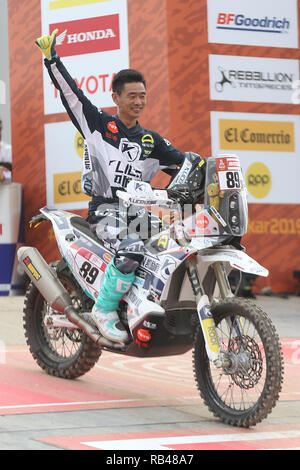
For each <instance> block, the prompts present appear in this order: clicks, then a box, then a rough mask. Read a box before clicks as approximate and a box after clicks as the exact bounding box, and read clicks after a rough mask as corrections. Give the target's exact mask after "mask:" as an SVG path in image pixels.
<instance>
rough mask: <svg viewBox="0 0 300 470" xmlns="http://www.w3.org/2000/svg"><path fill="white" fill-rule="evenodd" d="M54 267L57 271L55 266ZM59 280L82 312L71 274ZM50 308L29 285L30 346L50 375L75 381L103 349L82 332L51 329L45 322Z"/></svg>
mask: <svg viewBox="0 0 300 470" xmlns="http://www.w3.org/2000/svg"><path fill="white" fill-rule="evenodd" d="M53 267H54V268H55V264H54V266H53ZM58 277H59V279H60V281H61V282H62V284H63V285H64V287H65V288H66V289H67V291H68V292H69V294H70V296H71V298H72V302H73V306H74V307H75V308H77V309H78V307H79V309H80V305H82V302H83V294H82V293H81V292H80V290H79V288H78V287H77V285H76V284H75V282H74V281H73V278H72V275H71V273H70V272H69V271H68V270H67V269H65V270H63V271H62V272H61V273H59V274H58ZM49 309H50V307H49V305H48V304H47V302H46V301H45V299H44V298H43V296H42V295H41V294H40V292H39V291H38V290H37V288H36V287H35V286H34V285H33V284H30V286H29V288H28V290H27V292H26V296H25V305H24V309H23V327H24V330H25V338H26V342H27V345H28V346H29V350H30V352H31V355H32V356H33V358H34V360H35V361H36V362H37V364H38V365H39V366H40V367H41V368H42V369H43V370H44V371H45V372H46V373H47V374H49V375H53V376H56V377H61V378H64V379H76V378H77V377H80V376H82V375H84V374H86V373H87V372H88V371H89V370H90V369H92V367H94V365H95V364H96V362H97V361H98V359H99V357H100V355H101V349H100V348H99V346H97V345H96V344H95V343H94V342H93V341H92V340H91V339H90V338H89V337H88V336H87V335H86V334H85V333H84V332H83V331H81V330H80V329H72V330H71V329H68V328H55V329H54V328H52V329H51V328H50V329H49V328H48V327H47V326H46V325H45V323H44V317H45V315H46V313H49ZM54 313H56V314H58V313H59V312H54Z"/></svg>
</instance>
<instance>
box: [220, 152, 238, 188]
mask: <svg viewBox="0 0 300 470" xmlns="http://www.w3.org/2000/svg"><path fill="white" fill-rule="evenodd" d="M216 166H217V173H218V180H219V188H220V191H229V190H233V189H234V190H240V189H242V183H241V182H242V173H241V167H240V161H239V159H238V157H235V156H232V157H216Z"/></svg>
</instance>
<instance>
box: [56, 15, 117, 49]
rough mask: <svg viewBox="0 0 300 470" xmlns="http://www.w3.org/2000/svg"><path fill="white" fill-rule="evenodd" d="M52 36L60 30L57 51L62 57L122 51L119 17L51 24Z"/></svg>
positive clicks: (57, 38) (109, 16) (101, 17)
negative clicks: (55, 31) (56, 30)
mask: <svg viewBox="0 0 300 470" xmlns="http://www.w3.org/2000/svg"><path fill="white" fill-rule="evenodd" d="M49 29H50V31H49V32H50V34H52V32H53V31H54V30H55V29H58V34H57V36H56V46H55V47H56V50H57V53H58V55H59V56H60V57H67V56H73V55H82V54H91V53H94V52H104V51H113V50H117V49H120V29H119V15H118V14H114V15H107V16H99V17H96V18H86V19H83V20H74V21H66V22H63V23H55V24H51V25H50V27H49Z"/></svg>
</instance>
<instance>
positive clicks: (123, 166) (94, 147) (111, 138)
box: [45, 58, 184, 201]
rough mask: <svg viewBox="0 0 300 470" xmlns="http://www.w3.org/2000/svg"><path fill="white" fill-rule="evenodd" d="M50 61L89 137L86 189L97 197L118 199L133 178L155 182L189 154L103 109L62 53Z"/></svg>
mask: <svg viewBox="0 0 300 470" xmlns="http://www.w3.org/2000/svg"><path fill="white" fill-rule="evenodd" d="M45 65H46V67H47V69H48V71H49V75H50V77H51V79H52V81H53V84H54V86H55V87H56V88H57V89H58V90H59V92H60V96H61V100H62V103H63V105H64V107H65V109H66V111H67V113H68V115H69V116H70V118H71V120H72V122H73V124H74V125H75V126H76V128H77V129H78V130H79V132H80V133H81V134H82V136H83V137H84V139H85V151H84V158H83V171H82V181H81V184H82V191H83V192H84V193H86V194H88V195H89V196H93V197H94V198H95V200H96V199H97V200H98V201H99V199H101V200H115V199H116V191H117V190H118V189H120V188H126V186H127V184H128V182H129V181H130V180H132V179H134V180H140V181H145V182H150V181H151V179H152V178H153V176H154V175H155V174H156V173H157V171H158V170H160V169H161V170H163V169H166V168H172V167H174V166H175V167H176V165H178V164H179V163H181V162H182V161H183V159H184V156H183V154H182V153H181V152H180V151H179V150H177V149H175V148H174V147H173V146H172V145H171V144H170V142H168V141H167V140H166V139H164V138H163V137H161V136H160V135H159V134H158V133H157V132H154V131H153V130H149V129H145V128H143V127H142V126H141V125H140V124H139V123H138V121H137V122H136V125H135V126H134V127H131V128H127V127H126V126H125V125H124V124H123V123H122V121H120V119H119V118H118V117H117V116H112V115H111V114H109V113H107V112H105V111H104V110H101V109H99V108H97V107H96V106H95V105H93V104H92V103H91V102H90V101H89V99H88V98H87V97H86V96H85V95H84V93H83V91H82V90H80V89H79V88H78V86H77V84H76V82H75V80H74V79H73V78H72V77H71V76H70V75H69V73H68V71H67V69H66V68H65V66H64V65H63V63H62V62H61V60H60V58H55V59H53V60H52V61H48V60H47V59H45Z"/></svg>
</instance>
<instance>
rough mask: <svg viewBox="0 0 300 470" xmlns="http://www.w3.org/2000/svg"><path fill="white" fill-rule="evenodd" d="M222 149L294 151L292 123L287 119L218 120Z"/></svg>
mask: <svg viewBox="0 0 300 470" xmlns="http://www.w3.org/2000/svg"><path fill="white" fill-rule="evenodd" d="M219 137H220V148H221V149H222V150H255V151H269V152H294V151H295V131H294V123H293V122H288V121H255V120H244V119H220V120H219Z"/></svg>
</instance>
